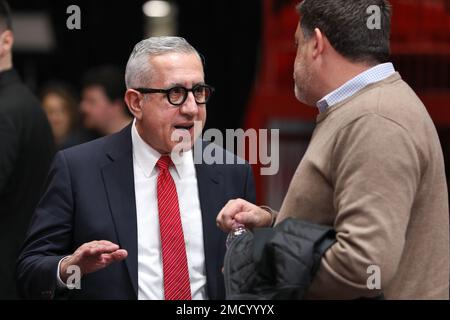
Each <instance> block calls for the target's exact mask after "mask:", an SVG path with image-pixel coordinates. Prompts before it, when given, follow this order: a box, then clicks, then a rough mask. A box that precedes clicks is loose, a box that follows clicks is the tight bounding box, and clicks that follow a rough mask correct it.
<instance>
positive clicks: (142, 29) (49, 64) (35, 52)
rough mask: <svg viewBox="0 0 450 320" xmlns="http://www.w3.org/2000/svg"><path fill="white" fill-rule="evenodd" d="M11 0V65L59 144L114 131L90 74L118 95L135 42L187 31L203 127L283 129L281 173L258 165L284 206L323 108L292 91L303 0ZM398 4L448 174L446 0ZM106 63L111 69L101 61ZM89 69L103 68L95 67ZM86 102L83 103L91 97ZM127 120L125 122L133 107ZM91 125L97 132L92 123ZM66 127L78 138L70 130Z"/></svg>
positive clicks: (413, 71) (262, 186)
mask: <svg viewBox="0 0 450 320" xmlns="http://www.w3.org/2000/svg"><path fill="white" fill-rule="evenodd" d="M9 3H10V6H11V8H12V11H13V28H14V33H15V37H16V45H15V49H14V65H15V67H16V69H17V70H18V71H19V73H20V74H21V76H22V77H23V79H24V81H25V82H26V84H27V85H28V86H29V87H30V88H31V89H32V90H33V92H35V93H36V94H37V95H38V96H39V97H41V99H42V102H43V105H44V108H45V110H46V112H47V115H48V117H49V120H50V122H51V125H52V129H53V133H54V135H55V141H56V143H57V144H58V145H59V146H60V148H63V147H64V146H67V145H73V144H76V143H78V142H83V141H87V140H89V139H91V138H93V137H95V136H99V135H101V134H105V132H107V131H106V129H105V132H99V131H102V130H98V129H99V128H96V127H95V125H87V124H86V123H87V122H86V119H84V118H85V117H86V115H85V114H86V113H89V112H90V111H89V110H91V109H90V108H91V106H90V105H94V104H95V102H96V99H97V98H96V96H95V94H94V93H92V94H91V95H89V94H87V93H86V92H85V91H83V90H84V89H85V88H86V87H87V86H88V85H89V84H90V83H93V82H95V81H94V80H95V79H94V80H92V79H93V78H97V80H96V81H99V80H98V78H100V79H103V80H104V81H106V80H105V79H108V81H106V82H107V83H108V84H107V85H108V86H109V87H110V88H111V92H112V93H114V88H115V87H117V86H118V85H117V84H114V83H111V81H109V80H111V79H112V77H113V75H116V74H120V72H123V70H124V68H125V65H126V62H127V59H128V56H129V54H130V52H131V50H132V48H133V46H134V44H136V43H137V42H138V41H140V40H141V39H143V38H145V37H148V36H151V35H180V36H182V37H185V38H186V39H187V40H188V41H189V42H190V43H191V44H192V45H193V46H194V47H195V48H196V49H198V50H199V51H200V53H202V54H203V55H204V56H205V57H206V65H205V72H206V81H207V83H209V84H211V85H213V86H214V87H215V88H216V93H215V95H214V97H213V99H212V100H211V102H210V103H209V104H208V120H207V128H218V129H220V130H222V131H224V130H225V129H227V128H230V129H235V128H244V129H246V128H269V129H270V128H274V129H280V170H279V173H278V174H277V175H274V176H260V175H259V172H260V170H259V166H258V165H255V169H256V170H255V171H254V172H255V179H256V182H257V192H258V202H259V203H265V204H268V205H271V206H272V207H274V208H278V207H279V206H280V205H281V201H282V199H283V196H284V194H285V192H286V190H287V188H288V185H289V182H290V178H291V176H292V174H293V172H294V170H295V169H296V167H297V165H298V162H299V161H300V160H301V158H302V156H303V153H304V151H305V150H306V147H307V145H308V142H309V139H310V137H311V133H312V130H313V128H314V122H315V117H316V115H317V110H316V109H314V108H311V107H306V106H303V105H301V104H300V103H299V102H298V101H297V100H296V99H295V97H294V91H293V86H294V85H293V80H292V70H293V61H294V57H295V48H294V39H293V37H294V32H295V29H296V25H297V23H298V16H297V13H296V11H295V5H296V4H297V3H298V1H296V0H294V1H292V0H259V1H258V0H245V1H243V0H241V1H238V0H225V1H211V0H195V1H181V0H173V1H160V0H158V1H157V0H150V1H143V0H138V1H124V0H117V1H104V0H96V1H87V0H86V1H75V0H71V1H66V0H59V1H56V0H52V1H50V0H39V1H37V0H35V1H33V0H32V1H30V0H27V1H25V0H10V1H9ZM391 3H392V5H393V26H392V41H391V45H392V61H393V62H394V65H395V67H396V69H397V70H398V71H399V72H400V74H401V75H402V77H403V78H404V79H405V80H406V81H407V82H408V83H409V85H410V86H411V87H412V88H413V89H414V90H415V91H416V92H417V94H418V95H419V96H420V98H421V99H422V101H423V102H424V103H425V105H426V107H427V108H428V110H429V112H430V114H431V116H432V118H433V120H434V122H435V124H436V126H437V128H438V131H439V135H440V138H441V143H442V148H443V150H444V155H445V160H446V163H447V178H448V173H449V171H448V164H449V163H450V0H391ZM70 5H77V6H79V8H80V12H81V25H80V27H81V29H73V30H69V29H68V28H67V26H66V22H67V19H68V18H69V17H70V15H71V13H72V12H70V13H67V8H68V7H69V6H70ZM105 65H108V66H109V67H108V68H106V69H105V68H104V69H98V67H99V66H105ZM92 68H97V69H94V72H92V70H93V69H92ZM89 71H91V72H90V73H91V74H89ZM92 74H94V76H92ZM99 75H100V76H99ZM119 78H120V77H119ZM120 81H122V79H120ZM116 91H117V90H116ZM51 93H52V94H53V95H52V94H51ZM81 100H85V101H84V103H83V106H82V104H81V103H80V101H81ZM111 100H114V95H113V94H112V98H111ZM92 108H94V107H92ZM82 110H85V112H84V113H83V112H80V111H82ZM86 110H87V111H86ZM92 110H93V109H92ZM94 113H95V112H93V114H94ZM92 117H95V116H92ZM111 117H113V116H111ZM120 117H122V119H127V117H129V115H127V114H126V113H124V114H121V115H120ZM92 121H93V120H92ZM84 127H88V128H84ZM85 129H86V130H85ZM88 129H89V130H88ZM92 129H93V131H94V132H90V130H92ZM79 130H82V131H83V130H85V131H86V132H85V131H83V132H82V133H79ZM69 131H72V138H71V139H72V140H70V139H68V136H69ZM74 132H75V133H76V134H74ZM77 132H78V133H77ZM68 140H70V141H69V142H68Z"/></svg>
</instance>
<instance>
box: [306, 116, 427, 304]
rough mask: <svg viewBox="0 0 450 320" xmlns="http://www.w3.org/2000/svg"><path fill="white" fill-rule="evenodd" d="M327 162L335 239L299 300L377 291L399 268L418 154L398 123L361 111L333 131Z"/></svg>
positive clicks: (417, 173) (417, 172)
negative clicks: (339, 128)
mask: <svg viewBox="0 0 450 320" xmlns="http://www.w3.org/2000/svg"><path fill="white" fill-rule="evenodd" d="M330 163H331V172H332V174H331V177H332V183H333V189H334V198H333V201H334V208H335V210H336V213H337V215H336V219H335V222H334V224H335V225H334V227H335V230H336V237H337V242H336V243H335V244H334V245H333V246H332V247H331V248H330V249H329V250H328V251H327V252H326V253H325V255H324V256H323V258H322V261H321V266H320V268H319V270H318V272H317V273H316V276H315V278H314V279H313V282H312V284H311V287H310V289H309V292H308V295H307V297H308V298H320V299H356V298H361V297H374V296H377V295H379V294H380V293H382V292H383V288H386V287H387V286H389V283H390V281H391V280H392V279H393V277H394V276H395V274H396V270H397V268H398V267H399V262H400V258H401V255H402V251H403V249H404V245H405V237H406V229H407V225H408V221H409V217H410V211H411V207H412V205H413V201H414V197H415V193H416V191H417V188H418V185H419V182H420V177H421V165H420V164H421V161H420V155H419V153H418V150H417V148H416V147H415V145H414V143H413V141H412V139H411V137H410V135H409V133H408V132H407V131H406V130H405V129H404V128H403V127H401V126H400V125H399V124H397V123H395V122H393V121H392V120H390V119H387V118H384V117H382V116H379V115H376V114H368V115H364V116H362V117H360V118H358V119H357V120H355V121H353V122H352V123H350V124H349V125H347V126H345V127H344V128H342V129H341V130H340V131H339V133H338V134H337V135H336V143H335V145H334V149H333V153H332V158H331V159H330Z"/></svg>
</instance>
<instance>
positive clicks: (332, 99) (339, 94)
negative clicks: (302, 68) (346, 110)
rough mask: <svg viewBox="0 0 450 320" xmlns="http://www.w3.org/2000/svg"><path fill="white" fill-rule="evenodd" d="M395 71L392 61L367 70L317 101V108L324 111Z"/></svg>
mask: <svg viewBox="0 0 450 320" xmlns="http://www.w3.org/2000/svg"><path fill="white" fill-rule="evenodd" d="M394 73H395V69H394V66H393V64H392V63H390V62H388V63H382V64H379V65H377V66H375V67H372V68H370V69H369V70H366V71H364V72H362V73H360V74H359V75H357V76H356V77H354V78H353V79H351V80H349V81H347V82H346V83H344V84H343V85H342V86H340V87H339V88H337V89H336V90H334V91H332V92H330V93H329V94H327V95H326V96H325V97H323V98H322V99H320V100H319V101H318V102H317V108H319V111H320V112H324V111H325V110H326V109H327V108H329V107H331V106H333V105H336V104H338V103H339V102H341V101H344V100H345V99H347V98H349V97H351V96H353V95H354V94H356V93H358V91H360V90H362V89H364V88H365V87H367V86H368V85H370V84H372V83H375V82H379V81H382V80H384V79H386V78H388V77H389V76H391V75H393V74H394Z"/></svg>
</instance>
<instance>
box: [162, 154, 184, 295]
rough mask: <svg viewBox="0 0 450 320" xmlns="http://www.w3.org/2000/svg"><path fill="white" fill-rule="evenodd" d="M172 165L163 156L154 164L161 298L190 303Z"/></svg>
mask: <svg viewBox="0 0 450 320" xmlns="http://www.w3.org/2000/svg"><path fill="white" fill-rule="evenodd" d="M171 165H172V160H171V159H170V157H168V156H162V157H161V158H160V159H159V160H158V162H157V163H156V166H157V167H158V169H159V175H158V183H157V193H158V212H159V230H160V233H161V250H162V260H163V273H164V297H165V299H166V300H191V285H190V283H189V271H188V264H187V257H186V245H185V243H184V235H183V226H182V225H181V217H180V209H179V206H178V195H177V189H176V188H175V182H174V181H173V178H172V176H171V175H170V171H169V167H170V166H171Z"/></svg>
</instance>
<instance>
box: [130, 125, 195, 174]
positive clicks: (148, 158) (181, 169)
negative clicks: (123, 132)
mask: <svg viewBox="0 0 450 320" xmlns="http://www.w3.org/2000/svg"><path fill="white" fill-rule="evenodd" d="M131 141H132V145H133V158H134V160H135V161H136V162H137V165H138V166H139V168H140V169H141V170H142V172H143V173H144V175H145V177H146V178H149V177H150V176H152V175H154V174H158V170H157V169H156V163H157V162H158V160H159V158H160V157H161V154H160V153H159V152H158V151H156V150H155V149H153V148H152V147H151V146H150V145H149V144H148V143H146V142H145V141H144V140H143V139H142V138H141V136H140V135H139V133H138V131H137V128H136V119H134V120H133V125H132V126H131ZM173 163H174V166H175V172H177V174H178V177H179V178H180V179H182V178H183V177H185V176H186V174H187V173H188V170H189V166H193V165H194V159H193V156H192V150H189V151H187V152H185V153H184V154H183V155H182V156H181V157H180V161H174V160H173Z"/></svg>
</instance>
